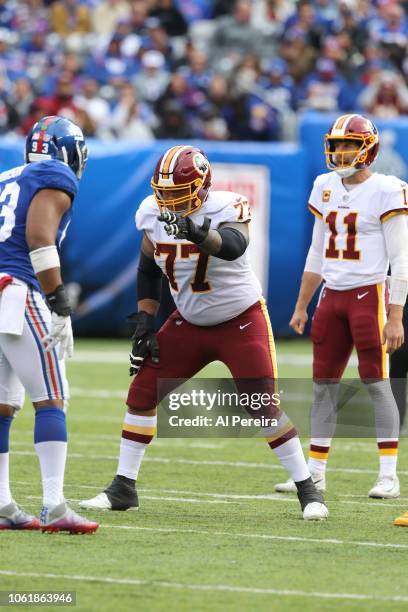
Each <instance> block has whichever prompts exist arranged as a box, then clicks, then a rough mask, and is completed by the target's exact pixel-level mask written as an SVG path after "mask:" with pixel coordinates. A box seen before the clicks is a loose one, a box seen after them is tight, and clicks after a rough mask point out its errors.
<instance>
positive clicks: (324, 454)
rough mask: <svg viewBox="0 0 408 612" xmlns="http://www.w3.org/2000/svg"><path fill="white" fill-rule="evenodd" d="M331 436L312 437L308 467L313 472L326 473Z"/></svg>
mask: <svg viewBox="0 0 408 612" xmlns="http://www.w3.org/2000/svg"><path fill="white" fill-rule="evenodd" d="M330 444H331V438H311V440H310V447H309V461H308V464H307V465H308V467H309V470H310V472H311V473H312V474H315V473H316V472H318V473H319V474H324V473H325V471H326V466H327V459H328V457H329V451H330Z"/></svg>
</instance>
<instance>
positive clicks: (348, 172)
mask: <svg viewBox="0 0 408 612" xmlns="http://www.w3.org/2000/svg"><path fill="white" fill-rule="evenodd" d="M358 170H359V168H354V167H353V168H338V169H335V172H336V173H337V174H338V175H339V176H341V178H348V177H349V176H353V174H355V173H356V172H358Z"/></svg>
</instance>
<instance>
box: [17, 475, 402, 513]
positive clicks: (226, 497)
mask: <svg viewBox="0 0 408 612" xmlns="http://www.w3.org/2000/svg"><path fill="white" fill-rule="evenodd" d="M17 483H19V484H21V485H24V486H30V485H31V484H32V483H28V482H22V481H17V482H16V484H17ZM67 487H68V485H67ZM72 488H74V489H75V488H82V489H83V488H86V489H95V490H98V491H100V489H101V487H96V486H90V485H82V486H81V485H72ZM138 491H139V493H143V498H144V499H148V500H149V501H160V502H161V501H172V502H177V503H193V504H194V503H195V504H199V503H223V504H234V503H238V504H241V503H243V502H245V501H247V502H252V501H269V502H285V503H287V502H292V503H296V504H297V503H299V502H298V500H297V498H296V496H295V495H290V496H284V495H282V494H280V493H270V494H266V495H238V494H235V493H232V494H228V493H224V494H221V493H197V492H196V491H183V490H177V489H150V488H145V487H138ZM154 491H156V492H159V493H176V494H178V495H192V496H194V497H193V498H192V497H189V498H186V497H174V496H171V497H169V496H163V495H149V494H148V493H149V492H154ZM146 492H147V495H146V494H145V493H146ZM25 497H26V499H41V498H40V497H39V496H34V495H26V496H25ZM197 497H198V499H196V498H197ZM200 497H214V498H216V500H207V499H200ZM67 499H68V501H73V502H79V501H81V500H80V499H75V498H73V497H68V498H67ZM221 500H222V501H221ZM399 501H401V500H398V502H399ZM326 502H327V503H328V505H329V506H332V505H333V504H351V505H356V506H368V507H370V509H371V510H374V509H376V508H377V507H379V506H380V507H385V508H393V509H397V508H404V509H405V508H406V507H407V503H406V502H404V503H395V502H396V500H389V501H377V500H376V501H349V500H343V499H341V498H340V499H329V498H326Z"/></svg>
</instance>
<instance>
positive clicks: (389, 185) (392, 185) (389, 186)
mask: <svg viewBox="0 0 408 612" xmlns="http://www.w3.org/2000/svg"><path fill="white" fill-rule="evenodd" d="M375 176H376V178H377V183H378V189H379V190H380V191H382V192H383V193H384V194H387V193H395V192H400V191H401V189H404V188H406V187H407V184H406V182H405V181H403V180H402V179H399V178H398V177H396V176H392V175H389V174H380V173H378V172H377V173H376V175H375Z"/></svg>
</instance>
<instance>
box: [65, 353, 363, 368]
mask: <svg viewBox="0 0 408 612" xmlns="http://www.w3.org/2000/svg"><path fill="white" fill-rule="evenodd" d="M128 352H129V351H127V350H123V351H106V350H104V351H103V352H102V351H96V350H81V349H76V350H75V352H74V356H73V357H72V359H71V360H70V361H72V362H73V363H92V362H93V363H122V364H124V365H127V363H128V359H129V358H128ZM277 359H278V366H279V364H282V365H295V366H311V364H312V355H305V354H303V353H285V352H283V351H281V352H279V351H278V352H277ZM214 363H217V362H216V361H215V362H213V364H214ZM357 365H358V361H357V357H356V356H355V355H352V356H351V357H350V361H349V367H350V366H351V367H357Z"/></svg>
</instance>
